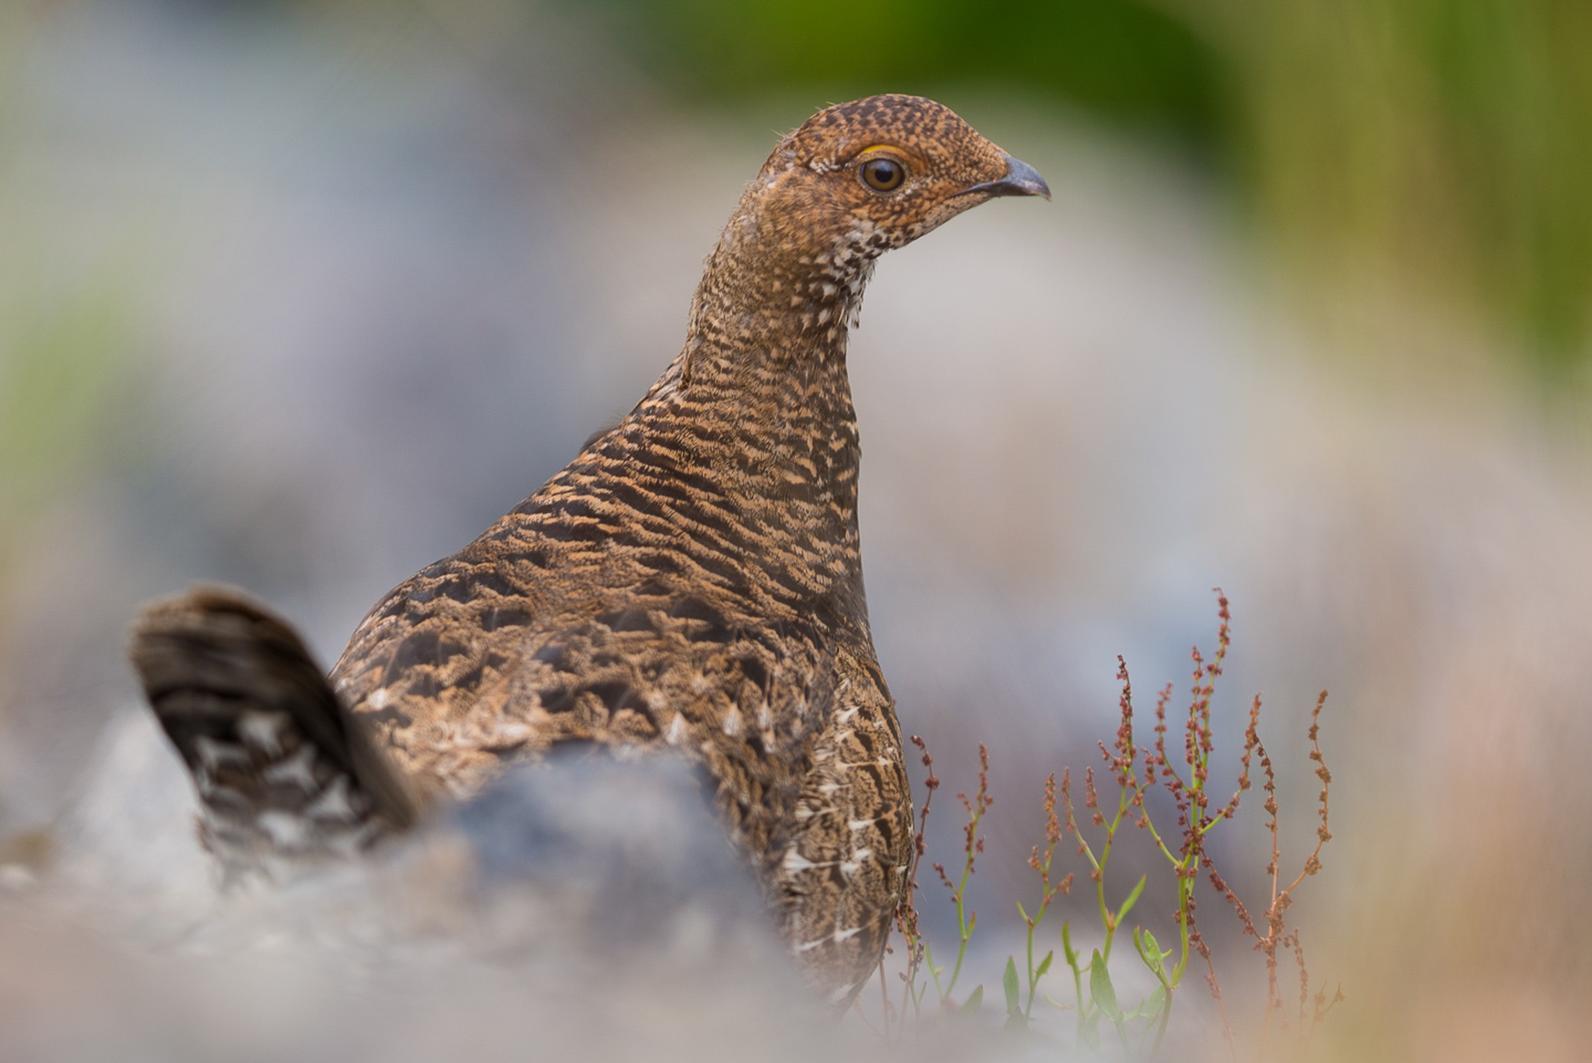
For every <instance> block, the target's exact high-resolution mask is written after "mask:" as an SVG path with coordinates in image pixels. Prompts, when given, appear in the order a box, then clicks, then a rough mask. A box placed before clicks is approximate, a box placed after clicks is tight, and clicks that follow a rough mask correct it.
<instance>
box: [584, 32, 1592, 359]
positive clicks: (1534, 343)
mask: <svg viewBox="0 0 1592 1063" xmlns="http://www.w3.org/2000/svg"><path fill="white" fill-rule="evenodd" d="M567 6H568V7H569V8H570V9H572V10H575V9H578V10H581V11H583V12H585V13H586V14H588V15H592V14H593V13H595V15H596V17H597V18H598V19H599V20H600V23H601V25H602V26H603V28H604V30H605V31H606V32H608V33H611V35H612V38H613V40H615V41H617V42H619V43H620V44H621V45H622V46H623V47H624V48H625V49H626V50H627V52H629V54H631V55H632V56H634V57H635V58H636V60H637V61H638V62H639V63H640V64H642V65H643V67H644V68H645V69H646V70H648V71H649V72H650V73H652V74H653V75H654V76H655V77H656V78H657V79H658V82H659V83H660V84H661V85H665V86H667V87H668V88H669V89H670V90H672V91H674V92H677V93H679V94H681V95H682V96H683V97H686V98H689V99H691V100H694V101H698V102H703V101H706V102H713V103H721V104H722V103H738V102H740V101H743V100H745V99H746V98H747V97H748V96H757V95H766V94H770V93H786V94H796V93H806V94H808V95H811V94H813V93H817V94H819V95H820V96H821V97H822V98H828V99H841V98H847V97H850V96H855V95H864V94H866V93H868V92H874V91H879V89H880V88H881V87H884V86H888V87H890V88H892V89H901V90H905V91H915V92H922V93H924V94H928V95H934V94H936V93H939V94H942V95H943V94H949V93H954V91H955V90H957V89H963V90H965V89H968V88H970V87H972V88H977V89H980V90H982V91H984V92H986V93H998V94H1000V95H1002V96H1011V95H1015V96H1017V97H1018V98H1020V99H1023V100H1026V101H1029V102H1030V103H1032V104H1033V105H1034V106H1035V107H1048V108H1061V109H1066V110H1069V111H1073V112H1076V113H1077V114H1079V115H1082V116H1085V117H1087V118H1088V119H1089V120H1091V121H1093V122H1096V123H1098V124H1100V125H1101V126H1104V127H1106V128H1108V129H1111V130H1116V131H1120V132H1122V133H1123V134H1125V135H1132V136H1140V137H1148V138H1152V139H1153V140H1155V141H1157V142H1159V143H1161V144H1162V145H1164V146H1165V147H1166V148H1168V149H1169V150H1171V151H1174V152H1178V153H1182V154H1185V155H1186V156H1187V157H1188V158H1189V159H1191V160H1193V161H1194V162H1195V163H1196V164H1197V165H1198V166H1200V167H1202V168H1203V169H1204V170H1205V171H1207V172H1208V173H1209V174H1210V175H1211V177H1212V179H1213V180H1214V181H1215V182H1216V183H1218V184H1219V185H1220V186H1221V187H1223V188H1224V189H1225V190H1226V191H1227V193H1228V194H1229V195H1230V196H1231V197H1232V199H1233V201H1234V203H1235V204H1236V206H1237V207H1238V209H1240V210H1241V211H1242V212H1243V213H1244V215H1245V216H1246V218H1247V220H1248V221H1249V222H1250V223H1251V224H1252V226H1253V229H1254V231H1255V232H1256V233H1258V234H1261V236H1262V238H1264V239H1265V240H1267V241H1273V242H1275V244H1276V245H1277V246H1278V248H1279V249H1280V250H1281V251H1283V252H1285V253H1286V255H1287V258H1288V261H1289V264H1290V265H1291V266H1293V267H1294V268H1296V269H1297V270H1299V271H1300V274H1301V276H1300V280H1301V282H1302V283H1305V284H1323V285H1331V286H1333V287H1334V288H1338V287H1347V288H1349V289H1350V290H1351V291H1353V290H1354V289H1356V288H1362V289H1364V290H1367V291H1385V290H1386V288H1387V286H1388V285H1393V286H1394V287H1395V289H1400V290H1402V289H1408V293H1409V296H1410V297H1411V298H1421V299H1435V300H1440V301H1441V302H1442V303H1443V304H1444V305H1445V307H1446V308H1447V309H1448V310H1449V311H1450V312H1459V313H1463V314H1466V315H1472V314H1473V315H1474V316H1475V317H1476V318H1478V319H1479V320H1480V322H1481V323H1483V324H1484V325H1485V326H1487V327H1490V328H1494V329H1497V330H1498V332H1499V333H1500V334H1501V336H1502V337H1503V338H1504V339H1505V340H1506V341H1507V342H1506V343H1505V344H1504V347H1503V349H1504V350H1507V351H1509V352H1511V353H1510V354H1509V357H1513V358H1518V359H1520V360H1521V361H1523V362H1524V363H1526V368H1527V369H1528V371H1535V372H1541V373H1543V374H1545V375H1546V376H1547V377H1548V378H1549V379H1550V380H1551V381H1552V382H1553V383H1554V384H1555V385H1558V384H1560V383H1562V382H1563V380H1564V378H1565V376H1566V374H1570V373H1576V374H1579V372H1580V371H1581V370H1582V369H1583V368H1584V365H1585V363H1586V361H1587V358H1588V355H1589V352H1592V347H1589V345H1588V342H1587V341H1588V325H1589V317H1588V313H1589V307H1592V210H1588V209H1587V206H1586V197H1587V190H1588V189H1589V188H1592V63H1588V62H1587V61H1586V50H1587V48H1588V46H1589V42H1592V6H1589V5H1586V4H1578V3H1562V2H1555V0H1458V2H1455V0H1290V2H1287V3H1242V2H1238V0H1187V2H1184V0H1163V2H1160V3H1135V2H1131V0H1049V2H1012V3H1001V4H988V5H981V4H967V3H959V2H956V0H923V2H917V3H891V2H879V3H867V4H857V3H847V2H840V0H816V2H805V3H787V2H776V3H765V4H749V5H748V4H739V3H735V2H733V0H686V2H683V3H669V4H653V3H647V2H646V0H597V2H596V3H592V4H568V5H567Z"/></svg>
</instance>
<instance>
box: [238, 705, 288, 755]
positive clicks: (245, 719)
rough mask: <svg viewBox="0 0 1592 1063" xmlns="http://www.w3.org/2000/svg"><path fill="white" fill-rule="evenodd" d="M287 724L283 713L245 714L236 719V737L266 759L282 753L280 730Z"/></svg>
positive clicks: (285, 714)
mask: <svg viewBox="0 0 1592 1063" xmlns="http://www.w3.org/2000/svg"><path fill="white" fill-rule="evenodd" d="M287 724H288V719H287V713H285V712H245V713H244V714H243V715H241V716H239V717H238V737H239V738H241V739H243V744H244V745H246V746H253V747H255V748H256V749H258V750H260V751H261V752H263V753H264V754H265V755H266V756H268V757H275V756H280V755H281V753H282V729H283V728H284V727H286V726H287Z"/></svg>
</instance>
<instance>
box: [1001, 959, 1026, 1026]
mask: <svg viewBox="0 0 1592 1063" xmlns="http://www.w3.org/2000/svg"><path fill="white" fill-rule="evenodd" d="M1001 988H1002V989H1004V990H1005V991H1006V1014H1008V1015H1020V1014H1022V1009H1021V1008H1020V1007H1018V1004H1017V960H1016V959H1015V958H1014V957H1011V956H1008V957H1006V973H1004V974H1002V975H1001Z"/></svg>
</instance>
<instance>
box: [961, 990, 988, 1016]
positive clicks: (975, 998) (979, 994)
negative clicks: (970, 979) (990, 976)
mask: <svg viewBox="0 0 1592 1063" xmlns="http://www.w3.org/2000/svg"><path fill="white" fill-rule="evenodd" d="M983 1006H984V987H983V986H982V985H980V986H975V987H974V988H973V992H971V993H969V994H968V997H967V999H966V1000H964V1001H962V1008H961V1010H962V1011H968V1012H972V1011H977V1010H978V1009H979V1008H982V1007H983Z"/></svg>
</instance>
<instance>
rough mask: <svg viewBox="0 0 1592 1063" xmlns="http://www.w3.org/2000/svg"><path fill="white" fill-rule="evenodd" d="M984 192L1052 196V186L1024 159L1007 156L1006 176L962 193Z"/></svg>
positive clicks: (964, 190)
mask: <svg viewBox="0 0 1592 1063" xmlns="http://www.w3.org/2000/svg"><path fill="white" fill-rule="evenodd" d="M974 192H984V193H987V194H988V195H990V196H1044V197H1045V198H1046V199H1049V198H1050V186H1049V185H1047V184H1046V183H1045V179H1044V178H1043V177H1041V176H1039V171H1038V170H1036V169H1034V168H1033V167H1032V166H1030V165H1028V164H1027V163H1026V162H1024V161H1023V160H1022V159H1014V158H1012V157H1011V156H1010V155H1008V156H1006V176H1005V177H1002V178H999V179H997V180H994V181H983V182H981V183H979V184H976V185H973V186H972V187H970V188H964V189H962V191H961V192H960V193H959V194H960V195H964V196H966V195H971V194H972V193H974Z"/></svg>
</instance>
